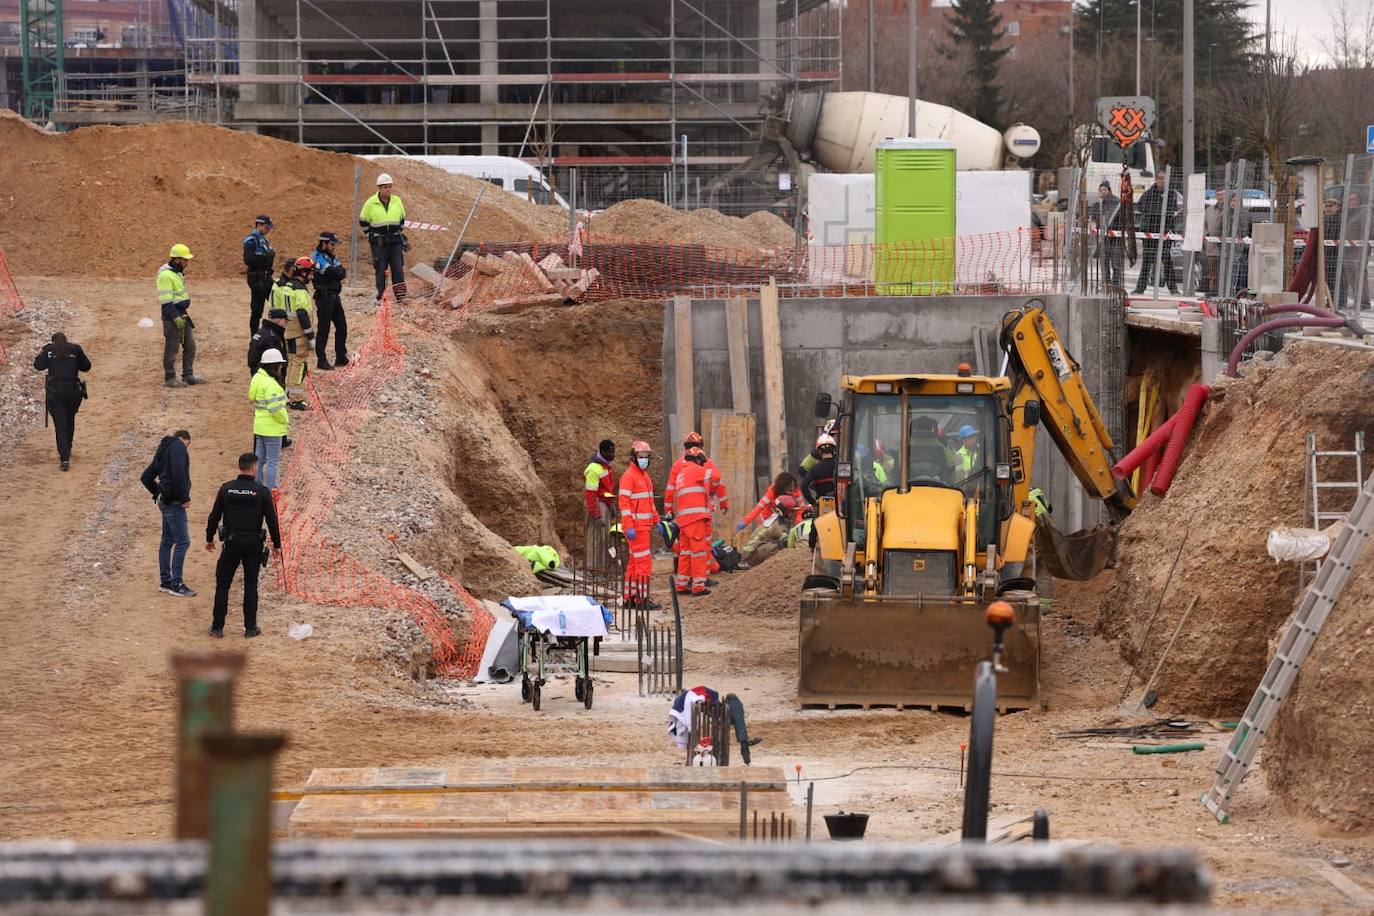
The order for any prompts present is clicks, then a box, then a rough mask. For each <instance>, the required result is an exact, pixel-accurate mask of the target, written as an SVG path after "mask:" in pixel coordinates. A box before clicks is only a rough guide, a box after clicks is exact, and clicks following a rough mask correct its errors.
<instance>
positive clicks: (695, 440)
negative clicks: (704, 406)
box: [682, 432, 702, 448]
mask: <svg viewBox="0 0 1374 916" xmlns="http://www.w3.org/2000/svg"><path fill="white" fill-rule="evenodd" d="M701 443H702V438H701V433H698V432H690V433H688V434H687V437H686V438H685V439H683V440H682V444H683V445H684V446H686V447H687V448H691V447H692V446H694V445H695V446H698V447H699V446H700V445H701Z"/></svg>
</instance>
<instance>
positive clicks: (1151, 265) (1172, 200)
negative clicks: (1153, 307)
mask: <svg viewBox="0 0 1374 916" xmlns="http://www.w3.org/2000/svg"><path fill="white" fill-rule="evenodd" d="M1167 183H1168V176H1167V175H1165V174H1164V173H1163V172H1155V183H1154V184H1153V185H1151V186H1150V189H1149V190H1148V191H1146V192H1145V193H1144V194H1142V195H1140V203H1138V204H1136V212H1137V213H1138V214H1140V231H1141V232H1144V233H1152V234H1154V235H1155V236H1156V237H1155V238H1150V237H1149V236H1148V235H1147V236H1146V238H1145V241H1144V244H1143V245H1142V246H1141V249H1140V276H1139V277H1138V278H1137V279H1136V282H1135V294H1136V295H1137V296H1139V295H1142V294H1143V293H1144V292H1145V284H1147V283H1149V282H1150V277H1151V276H1152V275H1153V274H1154V272H1155V258H1156V253H1158V258H1159V272H1160V273H1161V274H1163V277H1162V279H1163V280H1164V284H1165V285H1166V286H1168V287H1169V293H1170V294H1171V295H1174V296H1177V295H1178V278H1177V277H1175V276H1174V259H1173V256H1172V255H1171V254H1170V253H1169V250H1170V249H1171V248H1172V247H1173V243H1172V242H1170V241H1167V240H1165V239H1161V238H1158V236H1159V235H1162V234H1164V233H1167V232H1172V231H1173V228H1174V222H1175V220H1177V218H1178V214H1179V213H1180V212H1181V211H1182V210H1183V196H1182V195H1181V194H1179V193H1178V192H1177V191H1174V190H1170V189H1169V188H1168V187H1166V185H1167ZM1161 246H1163V247H1161ZM1160 279H1161V278H1158V277H1156V278H1155V284H1154V285H1155V286H1158V285H1159V280H1160Z"/></svg>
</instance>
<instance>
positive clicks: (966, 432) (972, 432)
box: [959, 423, 978, 439]
mask: <svg viewBox="0 0 1374 916" xmlns="http://www.w3.org/2000/svg"><path fill="white" fill-rule="evenodd" d="M976 435H978V430H976V429H974V428H973V427H972V426H969V425H968V424H967V423H965V424H964V425H963V426H961V427H959V438H960V439H965V438H967V437H969V436H976Z"/></svg>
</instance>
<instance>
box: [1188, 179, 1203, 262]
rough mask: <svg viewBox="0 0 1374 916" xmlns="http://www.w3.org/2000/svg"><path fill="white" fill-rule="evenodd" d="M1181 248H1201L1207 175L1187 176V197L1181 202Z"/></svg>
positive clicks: (1196, 249)
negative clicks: (1182, 216) (1182, 208)
mask: <svg viewBox="0 0 1374 916" xmlns="http://www.w3.org/2000/svg"><path fill="white" fill-rule="evenodd" d="M1183 207H1184V212H1185V213H1186V214H1187V216H1186V217H1185V219H1184V222H1183V250H1184V251H1201V250H1202V227H1203V214H1204V212H1205V210H1206V207H1207V176H1206V175H1201V174H1199V175H1189V176H1188V197H1187V199H1186V200H1185V201H1184V202H1183Z"/></svg>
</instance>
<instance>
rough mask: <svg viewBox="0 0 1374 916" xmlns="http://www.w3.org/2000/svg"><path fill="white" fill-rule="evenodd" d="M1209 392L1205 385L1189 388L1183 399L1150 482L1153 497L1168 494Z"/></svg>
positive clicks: (1209, 389)
mask: <svg viewBox="0 0 1374 916" xmlns="http://www.w3.org/2000/svg"><path fill="white" fill-rule="evenodd" d="M1211 390H1212V389H1211V388H1209V387H1207V386H1206V385H1190V386H1189V388H1188V394H1187V395H1186V396H1185V397H1184V398H1183V406H1182V407H1180V408H1179V409H1178V413H1176V414H1174V419H1175V420H1177V421H1178V422H1177V423H1175V424H1174V427H1173V432H1172V433H1171V434H1170V436H1169V444H1168V445H1167V446H1165V448H1164V459H1163V460H1162V461H1160V462H1159V470H1157V471H1155V476H1154V479H1153V480H1152V481H1151V482H1150V492H1151V493H1153V494H1154V495H1156V496H1163V495H1164V494H1165V493H1168V492H1169V484H1171V483H1173V481H1174V474H1176V473H1177V472H1178V465H1179V462H1181V461H1182V460H1183V449H1184V447H1185V446H1186V445H1187V444H1188V437H1189V436H1190V435H1192V432H1193V424H1194V423H1196V422H1197V418H1198V414H1199V413H1201V412H1202V405H1203V404H1205V403H1206V402H1207V395H1208V393H1209V392H1210V391H1211Z"/></svg>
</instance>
